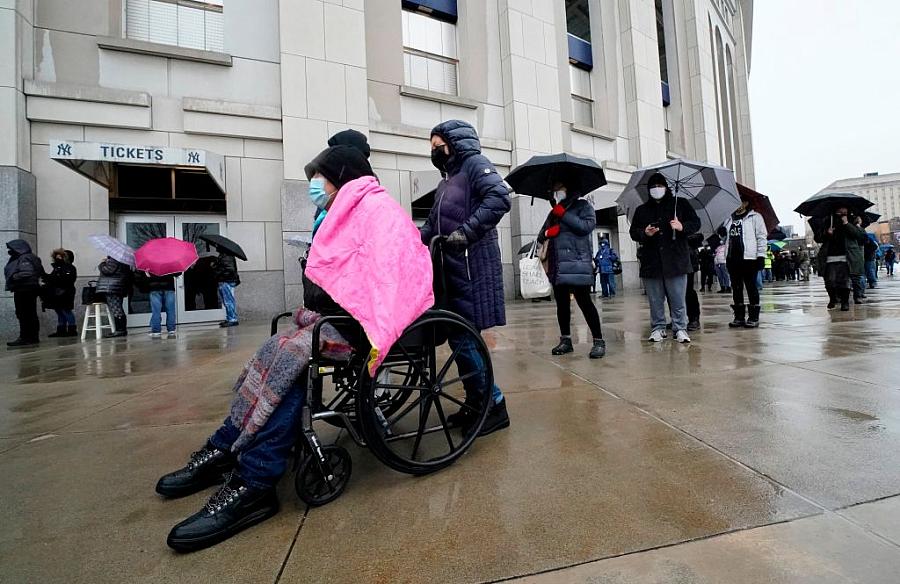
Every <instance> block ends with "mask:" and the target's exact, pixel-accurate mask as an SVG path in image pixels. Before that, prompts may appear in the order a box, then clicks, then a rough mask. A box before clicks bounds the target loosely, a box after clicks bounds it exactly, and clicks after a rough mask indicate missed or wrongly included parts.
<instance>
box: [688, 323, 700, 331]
mask: <svg viewBox="0 0 900 584" xmlns="http://www.w3.org/2000/svg"><path fill="white" fill-rule="evenodd" d="M687 330H689V331H699V330H700V321H699V320H692V321H690V322H689V323H688V325H687Z"/></svg>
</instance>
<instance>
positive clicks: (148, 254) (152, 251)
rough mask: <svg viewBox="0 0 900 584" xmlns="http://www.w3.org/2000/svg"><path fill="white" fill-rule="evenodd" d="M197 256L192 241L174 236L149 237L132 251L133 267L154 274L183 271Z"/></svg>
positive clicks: (162, 274) (164, 274)
mask: <svg viewBox="0 0 900 584" xmlns="http://www.w3.org/2000/svg"><path fill="white" fill-rule="evenodd" d="M198 258H199V256H198V255H197V248H196V246H195V245H194V244H193V243H191V242H190V241H182V240H181V239H175V238H174V237H163V238H159V239H151V240H150V241H148V242H147V243H145V244H144V245H142V246H141V248H140V249H139V250H137V251H136V252H134V260H135V262H134V263H135V267H136V268H137V269H139V270H143V271H145V272H147V273H149V274H153V275H154V276H168V275H170V274H177V273H179V272H184V271H185V270H187V269H188V268H190V267H191V266H193V265H194V263H195V262H196V261H197V259H198Z"/></svg>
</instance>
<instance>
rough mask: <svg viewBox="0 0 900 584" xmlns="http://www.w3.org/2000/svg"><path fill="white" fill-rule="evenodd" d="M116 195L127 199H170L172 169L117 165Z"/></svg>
mask: <svg viewBox="0 0 900 584" xmlns="http://www.w3.org/2000/svg"><path fill="white" fill-rule="evenodd" d="M118 176H119V183H118V184H119V187H118V189H117V190H118V196H119V197H123V198H129V199H171V198H172V169H170V168H154V167H152V166H130V165H127V164H121V165H119V167H118Z"/></svg>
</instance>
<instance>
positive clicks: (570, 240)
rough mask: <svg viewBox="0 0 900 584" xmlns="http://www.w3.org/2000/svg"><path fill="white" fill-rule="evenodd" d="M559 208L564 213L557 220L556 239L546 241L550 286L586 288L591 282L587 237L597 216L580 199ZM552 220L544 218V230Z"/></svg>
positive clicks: (592, 274)
mask: <svg viewBox="0 0 900 584" xmlns="http://www.w3.org/2000/svg"><path fill="white" fill-rule="evenodd" d="M562 205H563V206H564V207H566V212H565V214H564V215H563V216H562V218H560V219H559V235H557V236H556V237H554V238H551V239H550V253H551V254H552V255H551V257H550V266H551V270H550V275H549V276H550V282H551V283H552V284H553V285H554V286H590V285H591V284H592V283H593V282H594V264H593V249H592V247H591V234H592V233H593V232H594V229H595V228H596V227H597V214H596V212H595V211H594V207H593V206H591V204H590V203H588V202H587V201H585V200H584V199H574V200H572V199H567V200H565V201H563V203H562ZM554 219H555V218H554V217H553V215H550V216H549V217H547V221H545V222H544V229H546V226H547V225H550V224H552V223H554ZM542 235H543V231H542ZM538 240H539V241H542V240H543V237H539V238H538Z"/></svg>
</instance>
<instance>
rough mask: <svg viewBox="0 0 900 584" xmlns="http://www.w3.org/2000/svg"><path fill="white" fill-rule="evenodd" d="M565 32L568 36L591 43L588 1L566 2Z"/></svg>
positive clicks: (574, 0) (573, 0)
mask: <svg viewBox="0 0 900 584" xmlns="http://www.w3.org/2000/svg"><path fill="white" fill-rule="evenodd" d="M566 30H567V31H568V33H569V34H571V35H574V36H577V37H578V38H580V39H582V40H585V41H587V42H591V13H590V12H589V10H588V0H566Z"/></svg>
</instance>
